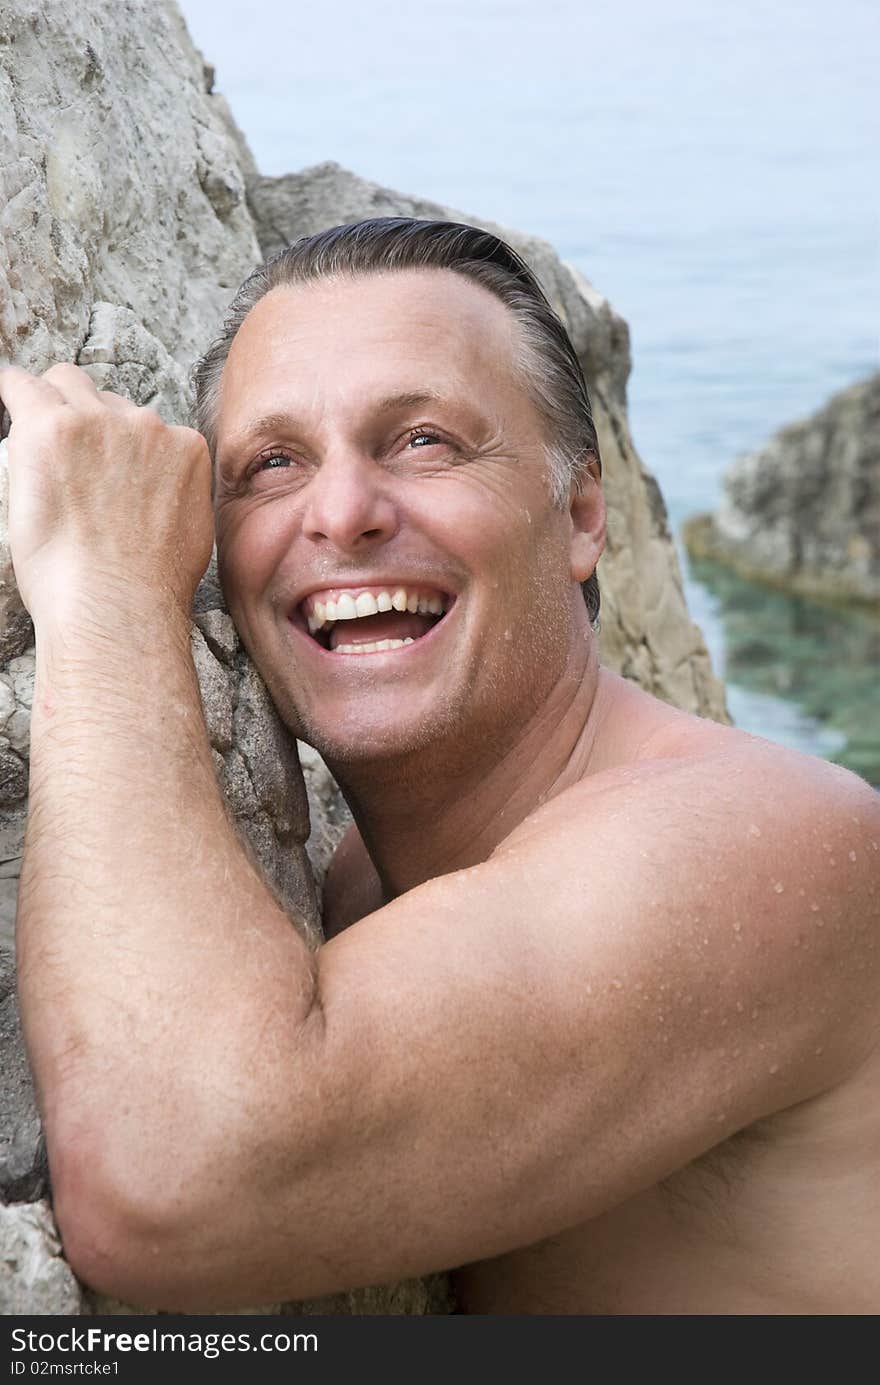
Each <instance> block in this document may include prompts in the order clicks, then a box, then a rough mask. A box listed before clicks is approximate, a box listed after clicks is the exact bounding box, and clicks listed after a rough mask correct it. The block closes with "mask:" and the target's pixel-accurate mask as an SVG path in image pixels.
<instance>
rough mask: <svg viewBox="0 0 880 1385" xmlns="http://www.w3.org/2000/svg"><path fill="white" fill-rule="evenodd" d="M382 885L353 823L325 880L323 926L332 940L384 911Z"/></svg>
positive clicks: (326, 937)
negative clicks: (368, 916)
mask: <svg viewBox="0 0 880 1385" xmlns="http://www.w3.org/2000/svg"><path fill="white" fill-rule="evenodd" d="M383 903H384V900H383V897H382V886H381V883H380V881H379V877H378V875H377V874H376V869H375V867H374V865H373V862H372V861H371V859H370V856H369V853H368V851H367V848H366V847H365V846H364V842H363V838H362V837H361V834H360V832H359V831H358V829H357V826H356V825H355V824H354V823H352V825H351V826H350V827H349V829H348V831H347V832H346V833H345V836H344V837H343V838H342V840H341V841H340V843H339V845H338V847H337V848H336V851H335V852H334V854H333V859H332V861H331V862H330V866H329V868H328V871H327V877H326V879H325V881H324V898H323V925H324V937H325V939H327V940H328V941H329V940H330V938H333V937H335V936H336V935H337V934H338V933H342V932H343V931H344V930H345V929H346V928H348V927H350V925H351V924H353V923H357V922H358V920H359V919H362V918H365V917H366V915H367V914H371V913H373V912H374V911H375V910H376V909H380V908H381V907H382V904H383Z"/></svg>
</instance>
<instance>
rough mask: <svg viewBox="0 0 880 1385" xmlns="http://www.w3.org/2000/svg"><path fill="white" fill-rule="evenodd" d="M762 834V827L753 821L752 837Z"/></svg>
mask: <svg viewBox="0 0 880 1385" xmlns="http://www.w3.org/2000/svg"><path fill="white" fill-rule="evenodd" d="M760 835H761V829H760V827H759V826H758V824H757V823H756V822H753V823H751V825H750V826H749V836H750V837H760Z"/></svg>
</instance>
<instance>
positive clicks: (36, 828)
mask: <svg viewBox="0 0 880 1385" xmlns="http://www.w3.org/2000/svg"><path fill="white" fill-rule="evenodd" d="M17 927H18V947H19V966H20V989H21V1000H22V1012H23V1018H24V1024H25V1032H26V1038H27V1042H28V1048H29V1052H30V1056H31V1061H32V1065H33V1068H34V1072H35V1077H36V1081H37V1086H38V1091H39V1094H40V1101H41V1107H42V1111H43V1115H44V1120H45V1124H46V1130H47V1139H48V1146H49V1153H50V1162H51V1163H52V1165H53V1168H52V1171H53V1176H54V1175H55V1173H56V1167H58V1166H60V1165H63V1164H67V1165H68V1166H69V1165H70V1164H71V1163H72V1164H73V1165H74V1166H76V1165H77V1164H78V1161H79V1160H80V1159H86V1158H90V1157H94V1151H95V1148H96V1146H97V1145H98V1144H100V1146H101V1155H102V1158H103V1159H106V1160H108V1161H110V1162H114V1163H115V1165H116V1166H117V1167H119V1168H123V1169H124V1168H130V1169H131V1170H132V1174H139V1175H142V1176H143V1177H144V1178H145V1179H147V1180H151V1179H152V1180H159V1181H161V1180H162V1179H163V1177H164V1176H165V1174H166V1172H167V1171H166V1170H165V1169H163V1167H162V1163H163V1159H164V1157H165V1156H164V1155H163V1153H162V1151H167V1158H168V1160H169V1161H170V1162H171V1163H172V1164H174V1165H175V1168H176V1171H177V1172H178V1174H180V1176H184V1177H185V1172H184V1171H182V1170H180V1168H179V1161H180V1159H181V1153H182V1151H185V1152H186V1155H187V1157H189V1158H191V1160H192V1161H193V1169H192V1172H193V1173H194V1174H195V1173H196V1172H197V1165H198V1161H199V1159H200V1158H202V1157H208V1156H209V1153H210V1147H211V1145H212V1143H213V1144H216V1143H217V1142H219V1141H222V1142H223V1143H224V1145H225V1147H226V1151H225V1152H226V1153H227V1154H229V1155H231V1156H233V1157H234V1155H235V1153H236V1147H235V1141H236V1139H237V1138H239V1131H238V1130H237V1128H236V1125H235V1121H236V1119H238V1120H239V1121H240V1122H241V1123H242V1125H245V1123H246V1122H248V1121H250V1122H253V1121H256V1120H258V1119H259V1114H258V1113H257V1112H255V1111H253V1110H250V1111H248V1110H247V1106H248V1093H247V1090H246V1088H245V1085H244V1084H245V1083H246V1082H247V1074H248V1072H249V1070H250V1071H252V1070H253V1067H254V1064H255V1063H256V1062H257V1061H258V1062H259V1065H260V1071H261V1090H262V1091H263V1092H264V1093H266V1094H267V1095H266V1096H265V1098H264V1099H266V1100H271V1093H272V1092H273V1083H272V1080H271V1077H272V1071H273V1068H274V1069H275V1070H276V1071H277V1073H278V1084H277V1085H278V1087H279V1088H286V1090H287V1091H288V1093H289V1094H290V1095H293V1092H292V1090H291V1088H292V1087H293V1086H295V1083H293V1081H292V1075H291V1074H292V1072H294V1071H295V1067H294V1064H295V1056H296V1044H297V1038H298V1035H299V1034H300V1032H301V1029H302V1026H303V1023H304V1021H305V1020H306V1018H307V1016H308V1014H309V1012H310V1009H311V1006H312V1002H313V998H314V957H313V956H312V955H311V954H310V953H309V951H308V949H307V947H306V945H305V944H304V943H303V942H302V940H301V939H300V938H299V936H298V935H297V933H296V931H295V930H294V929H293V928H292V927H291V925H290V923H289V921H288V920H287V919H286V918H285V917H284V915H283V913H282V911H281V910H280V908H279V907H278V906H277V904H276V903H275V901H274V900H273V898H272V896H271V893H270V892H269V890H268V889H267V888H266V886H265V885H264V883H263V882H262V880H261V879H260V877H259V874H258V872H257V871H256V869H255V868H254V866H253V865H252V864H251V862H250V861H249V859H248V857H247V855H246V853H245V852H244V850H243V849H242V847H241V845H240V843H239V841H238V838H237V836H236V833H235V830H234V828H233V826H232V824H231V823H230V821H229V819H228V817H227V815H226V812H225V808H224V805H223V801H222V797H221V794H220V791H219V788H218V785H217V782H216V777H215V773H214V768H213V764H212V760H211V753H210V746H209V742H208V738H207V734H206V731H205V726H204V721H203V717H202V711H201V704H200V699H199V692H198V685H197V681H196V677H195V671H194V668H193V664H192V659H191V656H190V652H189V622H188V620H187V619H186V618H185V617H184V616H183V614H182V613H181V612H180V611H179V609H175V607H174V605H173V603H169V605H168V607H167V608H166V609H162V607H161V604H160V600H159V598H158V597H153V598H152V599H144V600H142V601H140V602H139V603H138V604H137V606H136V607H134V606H132V604H131V601H130V598H129V599H127V600H126V602H125V603H124V604H123V603H120V605H119V608H118V609H117V610H115V611H114V606H113V602H112V600H110V599H102V600H101V601H98V600H95V601H94V602H93V603H91V605H90V606H87V605H86V604H85V603H80V604H73V605H72V607H71V609H68V610H67V611H66V612H65V616H64V619H63V620H61V619H58V620H53V621H52V622H51V623H47V622H45V621H44V622H43V625H42V626H38V629H37V673H36V683H35V690H34V702H33V716H32V727H31V797H30V811H29V819H28V830H27V839H26V847H25V859H24V866H23V872H22V880H21V890H20V898H19V911H18V921H17ZM230 1093H235V1094H236V1095H235V1097H234V1098H233V1100H232V1102H230ZM231 1106H234V1107H235V1112H233V1111H231V1109H230V1108H231ZM236 1113H238V1114H237V1115H236ZM146 1136H148V1137H149V1138H148V1140H146V1139H145V1137H146ZM241 1155H242V1159H243V1161H245V1162H246V1159H247V1154H246V1150H242V1151H241Z"/></svg>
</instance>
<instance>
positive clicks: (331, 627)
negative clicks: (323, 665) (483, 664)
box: [298, 586, 455, 655]
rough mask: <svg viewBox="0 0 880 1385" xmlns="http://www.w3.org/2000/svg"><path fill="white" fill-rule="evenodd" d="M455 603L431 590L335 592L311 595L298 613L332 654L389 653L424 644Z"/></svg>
mask: <svg viewBox="0 0 880 1385" xmlns="http://www.w3.org/2000/svg"><path fill="white" fill-rule="evenodd" d="M454 602H455V597H454V596H450V595H449V594H448V593H446V592H441V591H439V590H437V589H436V588H430V587H408V586H392V587H358V588H350V589H339V588H335V587H334V588H328V589H327V590H325V591H320V592H312V594H311V595H310V596H307V597H306V599H305V600H304V601H302V602H301V603H300V605H299V607H298V613H299V615H300V617H301V619H302V622H303V625H304V627H305V629H306V630H307V631H308V633H309V634H310V635H311V637H312V639H313V640H314V641H315V642H316V644H319V645H320V646H321V648H322V649H326V650H328V651H329V652H330V653H332V654H350V655H358V654H385V653H389V652H390V651H392V650H395V649H405V648H406V647H407V646H408V645H411V644H415V643H416V642H417V641H418V640H420V639H423V638H424V636H425V635H427V634H428V633H429V632H430V631H431V630H433V628H434V626H435V625H439V624H440V622H441V621H442V620H443V619H444V617H445V616H446V614H447V613H448V612H449V610H450V609H451V607H452V606H453V604H454Z"/></svg>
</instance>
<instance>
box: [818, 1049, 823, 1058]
mask: <svg viewBox="0 0 880 1385" xmlns="http://www.w3.org/2000/svg"><path fill="white" fill-rule="evenodd" d="M824 1052H825V1050H824V1048H817V1049H816V1057H817V1058H821V1056H822V1054H823V1053H824Z"/></svg>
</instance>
